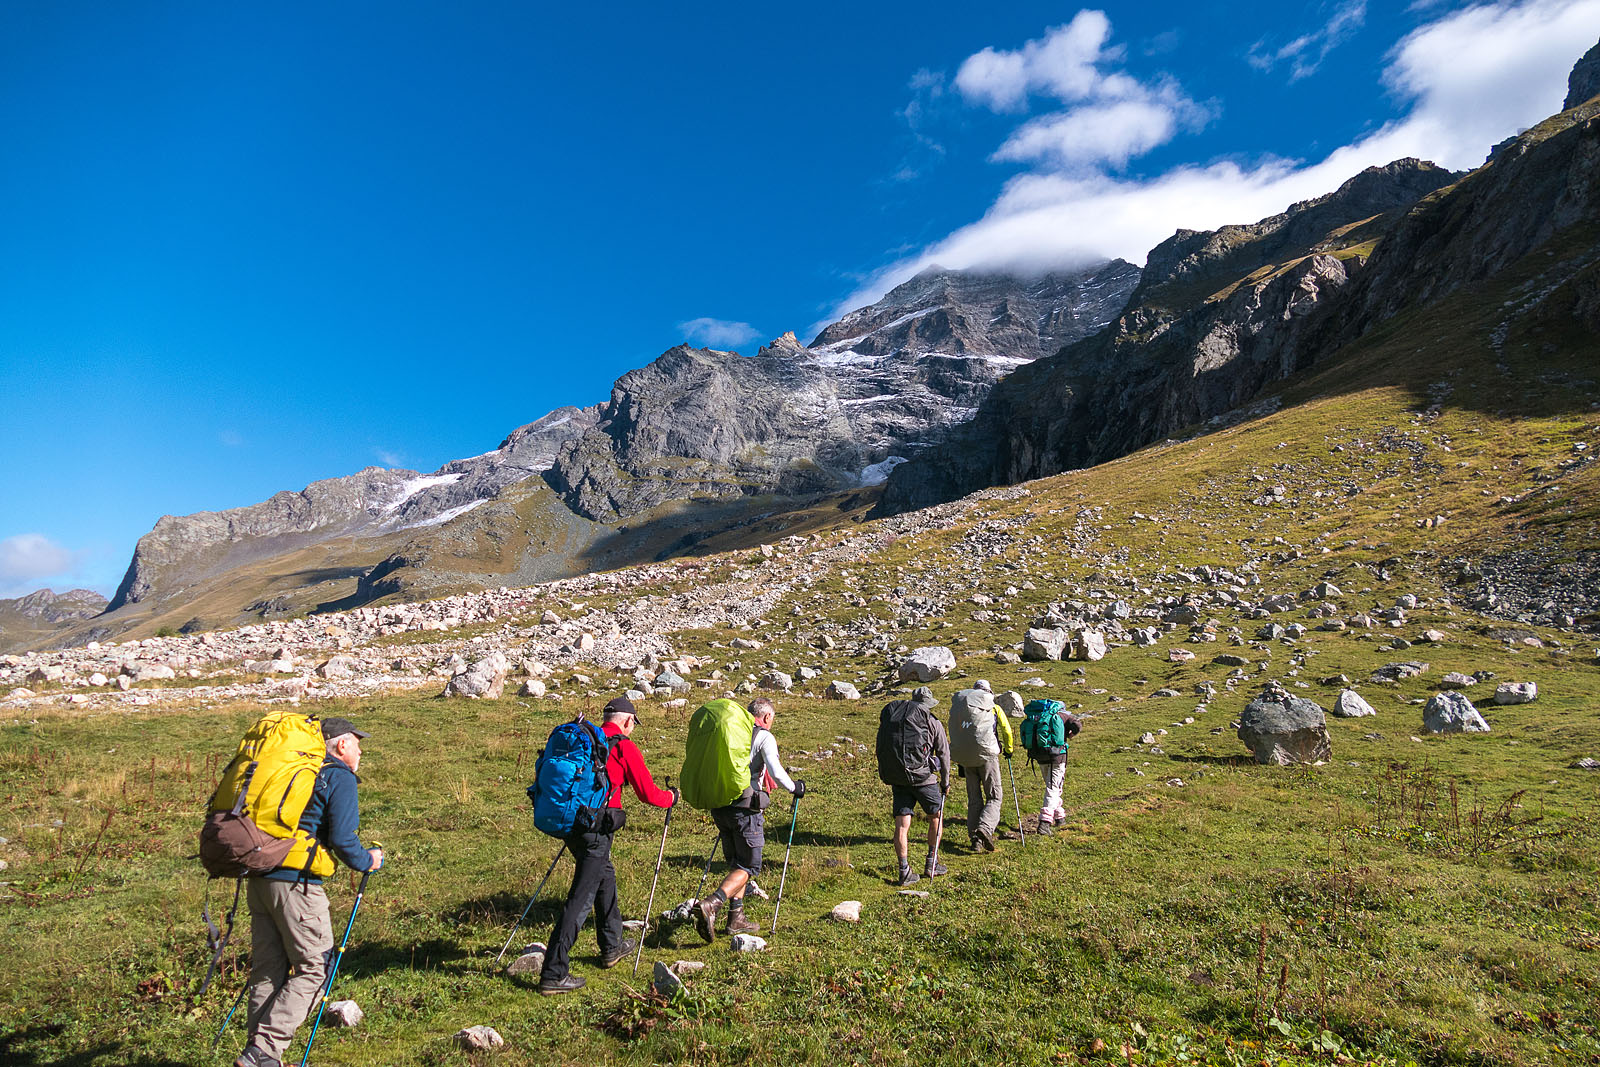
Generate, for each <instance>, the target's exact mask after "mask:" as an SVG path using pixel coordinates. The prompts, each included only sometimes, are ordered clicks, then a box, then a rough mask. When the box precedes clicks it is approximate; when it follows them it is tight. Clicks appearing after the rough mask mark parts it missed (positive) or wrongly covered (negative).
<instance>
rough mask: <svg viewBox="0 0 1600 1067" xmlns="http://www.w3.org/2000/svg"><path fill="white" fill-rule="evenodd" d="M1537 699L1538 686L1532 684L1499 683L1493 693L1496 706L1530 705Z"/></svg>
mask: <svg viewBox="0 0 1600 1067" xmlns="http://www.w3.org/2000/svg"><path fill="white" fill-rule="evenodd" d="M1538 697H1539V686H1538V685H1537V684H1536V683H1534V682H1501V683H1500V684H1499V685H1498V686H1497V687H1496V688H1495V691H1494V702H1495V703H1496V704H1531V703H1532V702H1533V701H1535V700H1537V699H1538Z"/></svg>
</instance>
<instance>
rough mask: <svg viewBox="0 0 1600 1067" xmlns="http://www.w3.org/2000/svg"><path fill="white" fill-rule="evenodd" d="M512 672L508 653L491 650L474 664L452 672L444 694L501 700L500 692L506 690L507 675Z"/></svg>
mask: <svg viewBox="0 0 1600 1067" xmlns="http://www.w3.org/2000/svg"><path fill="white" fill-rule="evenodd" d="M510 673H511V661H510V660H508V659H506V654H505V653H504V652H491V653H489V654H488V655H487V656H484V657H483V658H482V659H480V660H478V661H477V662H475V663H473V664H472V666H470V667H467V668H465V669H463V670H460V671H457V672H456V673H455V674H452V675H451V676H450V680H449V681H448V682H446V683H445V687H444V694H443V695H444V696H447V697H476V698H480V699H483V700H499V699H500V694H501V693H502V692H504V691H505V687H506V676H507V675H508V674H510Z"/></svg>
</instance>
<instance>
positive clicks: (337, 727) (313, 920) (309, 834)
mask: <svg viewBox="0 0 1600 1067" xmlns="http://www.w3.org/2000/svg"><path fill="white" fill-rule="evenodd" d="M368 736H370V735H368V734H367V733H365V732H364V731H361V730H357V729H356V728H355V725H354V724H353V723H352V722H350V720H349V719H340V718H331V719H323V720H322V721H321V723H320V724H319V723H318V722H317V720H316V719H315V718H313V717H311V716H306V715H299V714H293V713H278V714H273V715H269V716H267V717H266V718H264V719H262V720H261V721H260V722H258V723H257V724H256V725H255V726H254V727H252V728H251V731H250V732H249V733H248V734H247V735H246V737H245V740H244V743H243V744H241V746H240V755H239V756H236V757H235V758H234V761H233V763H230V764H229V766H228V768H227V770H226V771H225V772H224V773H223V777H222V781H221V782H220V783H219V784H218V786H217V791H216V793H215V794H213V796H212V798H211V804H210V808H209V810H210V811H211V812H212V813H213V814H212V815H211V816H210V817H208V820H207V828H206V831H205V832H203V833H202V838H201V858H202V861H205V862H206V863H207V867H208V869H210V868H211V857H212V856H214V851H213V850H214V849H215V847H216V842H217V833H216V828H217V827H218V826H219V825H220V826H223V827H234V828H237V829H236V830H230V829H226V828H225V829H223V831H222V835H221V836H222V837H223V838H225V839H226V838H227V837H229V836H230V834H231V833H235V832H237V831H244V832H245V833H247V834H248V833H249V832H250V831H252V830H253V831H254V832H255V833H256V834H259V835H262V836H261V837H259V838H257V842H258V843H257V844H255V845H254V846H250V847H247V848H246V849H245V850H243V851H241V852H240V853H239V854H238V857H237V858H238V862H239V864H240V867H241V870H242V871H243V873H251V871H252V866H251V865H252V863H253V862H254V857H253V856H251V855H250V854H251V853H253V854H254V855H255V856H259V855H261V854H267V855H270V856H272V857H274V858H276V859H277V865H276V866H275V867H272V868H270V869H269V870H266V871H265V872H261V873H257V874H255V875H254V876H253V877H248V878H247V879H246V882H247V885H248V889H247V896H246V899H247V900H248V901H249V904H250V979H249V985H248V989H249V993H250V1014H249V1032H250V1039H249V1043H248V1044H247V1045H246V1046H245V1049H244V1051H243V1052H241V1053H239V1056H238V1058H237V1059H235V1060H234V1061H233V1062H234V1067H281V1061H282V1057H283V1052H284V1049H286V1048H288V1047H289V1043H290V1041H292V1040H293V1038H294V1032H295V1031H296V1030H297V1029H299V1026H300V1024H301V1023H302V1022H304V1021H305V1019H306V1016H307V1014H308V1013H309V1011H310V1009H311V1008H312V1006H313V1005H314V1003H315V1001H316V999H317V997H318V995H319V994H322V995H325V994H326V993H327V990H326V989H325V987H324V983H325V981H326V977H327V968H328V957H329V955H330V952H331V950H332V949H333V947H334V944H333V923H332V921H331V919H330V917H329V914H328V896H327V893H326V892H324V891H323V888H322V880H323V879H324V878H326V877H327V876H328V875H330V874H332V873H333V872H334V869H335V863H334V858H335V857H337V858H338V859H339V860H342V861H343V862H344V864H345V865H346V866H348V867H350V868H352V869H354V870H357V871H362V872H366V873H370V872H372V871H376V870H378V869H379V868H380V867H382V866H383V850H382V849H378V848H373V849H369V848H367V847H366V846H364V845H362V843H361V838H360V837H359V836H358V831H359V830H360V825H361V815H360V811H359V806H358V803H357V798H356V784H357V782H358V781H359V779H358V778H357V777H356V771H357V769H359V768H360V766H361V742H362V740H363V739H364V738H366V737H368ZM296 812H298V813H299V814H298V816H296V814H295V813H296ZM241 817H242V819H241ZM246 824H248V825H246ZM291 824H292V825H291ZM285 835H287V836H285ZM208 837H209V839H208ZM274 840H275V841H276V842H277V843H276V844H273V843H272V842H273V841H274ZM213 873H215V872H213ZM353 917H354V916H353V914H352V918H353ZM347 936H348V931H347ZM291 972H292V973H291Z"/></svg>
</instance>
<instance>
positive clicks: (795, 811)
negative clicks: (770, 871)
mask: <svg viewBox="0 0 1600 1067" xmlns="http://www.w3.org/2000/svg"><path fill="white" fill-rule="evenodd" d="M799 814H800V798H799V797H795V798H794V803H793V804H791V805H790V806H789V844H788V845H787V846H785V847H784V850H783V876H782V877H781V878H779V879H778V903H777V904H775V905H773V908H772V932H773V933H777V932H778V913H779V912H780V911H782V910H783V883H784V882H787V881H788V880H789V851H790V850H791V849H793V848H794V821H795V819H796V818H797V817H798V816H799Z"/></svg>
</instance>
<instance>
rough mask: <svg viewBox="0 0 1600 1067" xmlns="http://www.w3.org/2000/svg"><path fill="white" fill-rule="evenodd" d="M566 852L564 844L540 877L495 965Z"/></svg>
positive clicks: (501, 948)
mask: <svg viewBox="0 0 1600 1067" xmlns="http://www.w3.org/2000/svg"><path fill="white" fill-rule="evenodd" d="M566 854H567V847H566V846H565V845H562V846H561V849H560V851H558V852H557V853H556V858H555V859H553V860H551V861H550V869H549V870H548V871H545V872H544V877H543V878H541V879H539V888H538V889H535V890H534V891H533V896H531V897H529V898H528V905H527V907H525V908H523V909H522V914H521V915H518V916H517V921H516V922H514V923H512V924H511V932H510V933H509V934H507V935H506V943H505V944H503V945H501V946H500V955H498V956H496V957H495V958H494V962H495V966H497V967H498V966H499V965H500V961H501V960H502V959H504V958H505V954H506V949H508V948H510V947H511V939H512V938H513V937H516V936H517V927H519V926H521V925H522V920H523V919H526V918H527V917H528V912H530V911H532V910H533V902H534V901H536V900H538V899H539V894H540V893H543V892H544V884H545V883H546V882H548V881H549V880H550V876H551V875H552V874H554V873H556V864H558V863H560V862H561V857H562V856H565V855H566Z"/></svg>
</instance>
